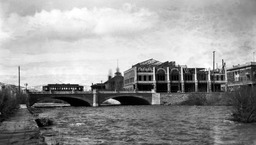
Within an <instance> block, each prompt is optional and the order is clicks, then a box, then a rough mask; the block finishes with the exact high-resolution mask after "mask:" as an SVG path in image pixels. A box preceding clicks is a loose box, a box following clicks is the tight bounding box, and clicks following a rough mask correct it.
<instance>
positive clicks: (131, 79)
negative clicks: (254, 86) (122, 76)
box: [124, 78, 134, 84]
mask: <svg viewBox="0 0 256 145" xmlns="http://www.w3.org/2000/svg"><path fill="white" fill-rule="evenodd" d="M133 82H134V78H129V79H126V80H124V84H130V83H133Z"/></svg>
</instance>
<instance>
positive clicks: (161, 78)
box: [157, 70, 165, 81]
mask: <svg viewBox="0 0 256 145" xmlns="http://www.w3.org/2000/svg"><path fill="white" fill-rule="evenodd" d="M157 80H158V81H165V72H164V70H159V71H158V72H157Z"/></svg>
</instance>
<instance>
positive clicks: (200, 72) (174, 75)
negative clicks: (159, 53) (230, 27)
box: [124, 59, 227, 92]
mask: <svg viewBox="0 0 256 145" xmlns="http://www.w3.org/2000/svg"><path fill="white" fill-rule="evenodd" d="M226 82H227V77H226V71H225V69H223V70H215V71H211V70H210V69H208V70H207V69H205V68H188V67H187V66H185V65H183V66H182V65H176V64H175V62H174V61H171V62H169V61H166V62H163V63H162V62H160V61H157V60H154V59H149V60H146V61H143V62H141V63H137V64H135V65H133V66H132V68H130V69H128V70H126V71H125V72H124V89H125V90H130V91H132V90H133V91H134V90H135V91H136V90H137V91H151V90H154V91H156V92H212V91H221V85H224V86H225V87H224V88H225V89H226Z"/></svg>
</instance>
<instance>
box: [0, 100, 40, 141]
mask: <svg viewBox="0 0 256 145" xmlns="http://www.w3.org/2000/svg"><path fill="white" fill-rule="evenodd" d="M9 144H12V145H20V144H24V145H35V144H43V143H40V136H39V128H38V126H37V124H36V122H35V117H34V116H33V115H32V114H30V113H29V112H28V110H27V108H26V107H25V105H21V107H20V108H19V109H18V110H17V112H16V113H15V114H14V115H13V116H12V117H10V118H8V119H7V120H5V121H3V122H2V123H1V124H0V145H9Z"/></svg>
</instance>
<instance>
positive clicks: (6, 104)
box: [0, 88, 26, 122]
mask: <svg viewBox="0 0 256 145" xmlns="http://www.w3.org/2000/svg"><path fill="white" fill-rule="evenodd" d="M20 103H23V104H24V103H26V94H24V93H18V90H16V89H13V88H4V89H2V90H0V112H1V114H0V122H2V121H3V120H5V119H6V118H8V117H9V116H10V115H12V114H13V113H15V111H16V110H17V109H18V108H19V104H20Z"/></svg>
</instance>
